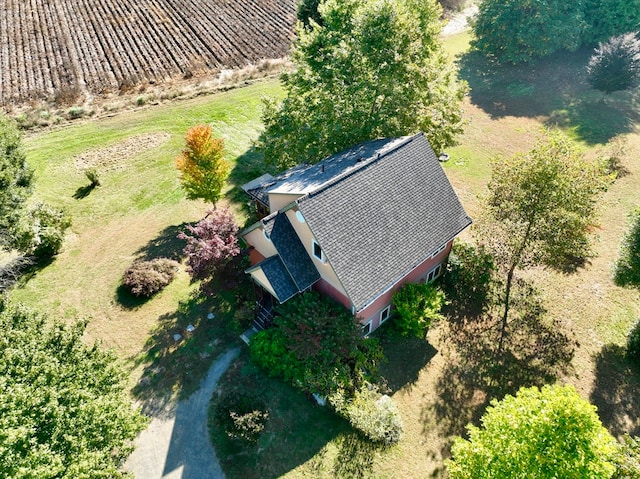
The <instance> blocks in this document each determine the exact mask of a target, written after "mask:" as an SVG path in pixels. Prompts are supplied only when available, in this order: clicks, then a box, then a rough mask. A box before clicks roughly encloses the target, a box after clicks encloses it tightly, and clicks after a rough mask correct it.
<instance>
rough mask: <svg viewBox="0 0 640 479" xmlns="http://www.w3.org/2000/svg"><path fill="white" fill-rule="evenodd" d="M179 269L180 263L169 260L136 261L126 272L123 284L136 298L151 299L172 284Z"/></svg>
mask: <svg viewBox="0 0 640 479" xmlns="http://www.w3.org/2000/svg"><path fill="white" fill-rule="evenodd" d="M178 269H179V264H178V262H177V261H173V260H171V259H168V258H156V259H152V260H151V261H136V262H134V263H133V264H132V265H131V266H130V267H129V268H127V270H126V271H125V272H124V277H123V279H122V284H124V285H125V286H126V287H127V288H128V289H129V291H131V293H132V294H134V295H135V296H142V297H147V298H149V297H151V296H153V295H154V294H155V293H157V292H158V291H160V290H161V289H163V288H164V287H165V286H167V285H168V284H169V283H171V281H172V280H173V278H175V276H176V273H177V272H178Z"/></svg>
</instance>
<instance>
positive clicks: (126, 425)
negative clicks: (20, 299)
mask: <svg viewBox="0 0 640 479" xmlns="http://www.w3.org/2000/svg"><path fill="white" fill-rule="evenodd" d="M84 328H85V325H84V323H77V324H76V325H74V326H66V325H63V324H62V323H59V322H51V321H49V320H47V318H45V317H44V316H41V315H38V314H36V313H34V312H32V311H29V310H27V309H25V308H24V307H21V306H8V305H7V304H5V302H4V300H2V299H0V329H1V330H2V335H0V391H2V393H1V394H0V476H1V477H11V478H13V479H17V478H36V477H37V478H39V479H46V478H69V479H76V478H117V477H123V474H122V473H121V472H120V471H119V465H120V462H121V461H122V460H123V459H124V458H125V457H127V455H128V454H129V453H130V452H131V449H132V447H131V440H132V439H134V438H135V437H136V435H137V434H138V432H139V431H140V430H141V429H143V427H144V425H145V423H146V421H145V419H144V417H143V416H141V415H140V414H139V413H138V412H137V411H135V410H134V409H133V408H132V405H131V400H130V398H129V397H128V395H127V393H126V392H125V384H126V375H125V373H124V371H123V370H122V369H121V368H120V367H119V366H118V365H117V362H116V357H115V355H114V354H113V353H111V352H108V351H103V350H102V349H100V348H99V346H98V345H97V344H96V345H94V346H93V347H87V346H85V345H84V344H83V341H82V335H83V332H84Z"/></svg>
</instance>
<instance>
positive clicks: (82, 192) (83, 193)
mask: <svg viewBox="0 0 640 479" xmlns="http://www.w3.org/2000/svg"><path fill="white" fill-rule="evenodd" d="M95 189H96V185H94V184H93V183H90V184H88V185H85V186H80V187H78V189H77V190H76V192H75V193H74V194H73V197H74V198H75V199H76V200H81V199H84V198H86V197H87V196H89V195H90V194H91V192H92V191H93V190H95Z"/></svg>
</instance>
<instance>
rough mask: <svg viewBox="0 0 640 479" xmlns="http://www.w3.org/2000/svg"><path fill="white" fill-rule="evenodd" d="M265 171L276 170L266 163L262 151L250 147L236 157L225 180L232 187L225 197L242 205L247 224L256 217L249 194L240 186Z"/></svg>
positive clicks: (274, 171)
mask: <svg viewBox="0 0 640 479" xmlns="http://www.w3.org/2000/svg"><path fill="white" fill-rule="evenodd" d="M265 173H270V174H272V175H275V174H277V170H276V169H275V168H274V167H271V166H268V165H266V164H265V162H264V156H263V155H262V153H260V152H259V151H257V150H256V149H255V148H254V147H252V148H249V149H248V150H247V151H245V152H244V153H243V154H242V155H240V156H239V157H238V158H237V159H236V163H235V165H234V167H233V169H232V170H231V173H230V174H229V178H228V180H227V181H228V183H229V184H230V185H232V188H231V189H230V190H229V191H228V192H227V194H226V198H227V199H228V200H229V201H230V202H232V203H234V204H236V205H242V210H243V213H244V214H245V215H246V216H247V217H248V218H249V220H248V221H247V224H251V223H253V221H254V220H255V219H257V218H256V216H255V212H254V211H253V210H252V207H251V203H250V199H249V196H248V195H247V194H246V193H245V192H244V191H243V190H242V188H241V187H242V185H244V184H245V183H248V182H249V181H251V180H254V179H256V178H258V177H260V176H262V175H264V174H265Z"/></svg>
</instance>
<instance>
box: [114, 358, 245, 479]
mask: <svg viewBox="0 0 640 479" xmlns="http://www.w3.org/2000/svg"><path fill="white" fill-rule="evenodd" d="M239 352H240V350H239V349H238V348H234V349H231V350H229V351H227V352H226V353H224V354H222V355H221V356H220V357H219V358H218V359H217V360H216V361H215V362H214V363H213V365H212V366H211V368H210V369H209V373H208V374H207V377H206V378H205V379H204V381H203V382H202V384H201V386H200V389H199V390H198V391H196V392H195V393H193V394H192V395H191V397H190V398H189V399H186V400H184V401H180V402H178V403H177V404H174V405H173V406H172V407H170V408H169V409H168V410H165V411H162V412H161V413H159V414H158V415H157V416H156V417H154V418H153V419H152V421H151V424H150V425H149V427H148V428H147V429H146V430H145V431H143V432H142V433H141V434H140V435H139V436H138V438H137V439H136V450H135V451H134V453H133V454H132V455H131V456H130V457H129V459H128V460H127V462H126V463H125V466H124V468H125V470H127V471H130V472H133V473H134V475H135V478H136V479H224V473H223V472H222V469H221V468H220V464H219V462H218V458H217V457H216V453H215V451H214V449H213V447H212V446H211V442H210V441H209V431H208V428H207V408H208V407H209V399H210V398H211V394H213V391H214V390H215V388H216V384H217V383H218V380H219V379H220V376H222V374H223V373H224V372H225V371H226V370H227V368H228V367H229V366H230V365H231V362H232V361H233V360H234V359H235V358H236V357H237V356H238V353H239Z"/></svg>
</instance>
